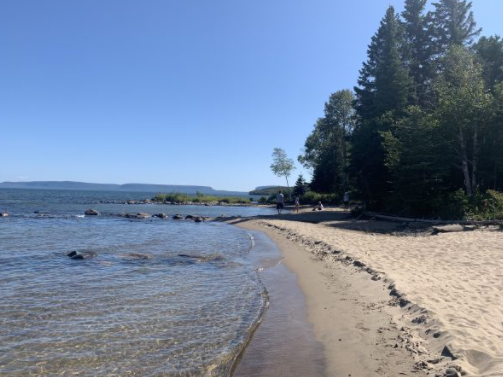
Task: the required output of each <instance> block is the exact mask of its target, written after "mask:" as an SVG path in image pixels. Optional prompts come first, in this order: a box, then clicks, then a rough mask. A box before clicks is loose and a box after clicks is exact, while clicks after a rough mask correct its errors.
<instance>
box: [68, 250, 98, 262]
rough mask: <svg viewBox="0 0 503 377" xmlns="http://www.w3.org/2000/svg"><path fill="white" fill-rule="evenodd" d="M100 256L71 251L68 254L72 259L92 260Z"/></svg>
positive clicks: (93, 253) (87, 252)
mask: <svg viewBox="0 0 503 377" xmlns="http://www.w3.org/2000/svg"><path fill="white" fill-rule="evenodd" d="M97 255H98V254H96V253H95V252H93V251H75V250H74V251H71V252H69V253H68V254H66V256H67V257H69V258H70V259H75V260H78V259H90V258H94V257H96V256H97Z"/></svg>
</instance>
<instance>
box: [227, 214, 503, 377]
mask: <svg viewBox="0 0 503 377" xmlns="http://www.w3.org/2000/svg"><path fill="white" fill-rule="evenodd" d="M233 222H234V223H235V224H236V225H238V224H239V225H241V226H245V227H250V228H253V229H257V228H258V229H262V230H263V231H265V232H266V233H267V234H268V235H270V237H271V238H273V240H274V241H275V242H276V243H277V244H278V246H279V247H280V248H281V249H282V251H283V253H284V255H285V257H286V264H287V266H288V267H289V268H290V269H291V270H292V271H293V272H295V273H296V274H297V278H298V282H299V285H300V287H301V289H302V291H303V292H304V294H305V295H306V300H307V305H308V318H309V320H310V321H311V322H312V323H313V325H314V332H315V336H316V337H317V338H318V340H320V341H321V342H322V343H323V345H324V353H325V359H326V363H327V375H328V376H348V375H349V374H351V375H352V376H378V375H385V376H400V375H421V374H426V373H428V374H430V375H438V376H444V375H446V376H456V373H459V375H461V374H463V375H469V376H484V377H496V376H498V377H502V376H503V232H499V231H488V230H475V231H471V232H460V233H445V234H443V233H441V234H438V235H435V236H434V235H430V233H428V232H427V231H425V230H421V231H418V232H406V231H404V229H401V228H400V224H397V223H390V222H382V221H372V220H351V219H349V218H347V215H346V214H344V213H342V212H340V211H323V212H316V213H313V212H304V213H300V214H289V215H283V216H281V217H279V216H277V217H274V218H260V219H253V220H247V221H239V220H235V221H233ZM306 251H308V252H306ZM314 259H317V260H318V261H317V262H315V261H314ZM320 261H321V262H320ZM390 293H391V295H390Z"/></svg>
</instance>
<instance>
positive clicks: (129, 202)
mask: <svg viewBox="0 0 503 377" xmlns="http://www.w3.org/2000/svg"><path fill="white" fill-rule="evenodd" d="M126 204H136V202H135V201H134V200H127V201H126Z"/></svg>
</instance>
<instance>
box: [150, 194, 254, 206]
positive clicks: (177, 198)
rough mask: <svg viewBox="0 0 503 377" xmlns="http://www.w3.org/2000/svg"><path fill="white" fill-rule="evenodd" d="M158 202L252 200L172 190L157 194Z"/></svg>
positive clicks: (232, 202) (209, 202) (244, 202)
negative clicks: (190, 193) (192, 194)
mask: <svg viewBox="0 0 503 377" xmlns="http://www.w3.org/2000/svg"><path fill="white" fill-rule="evenodd" d="M250 199H251V198H250ZM152 201H154V202H157V203H166V202H170V203H208V204H214V203H224V204H249V203H250V200H249V199H248V198H244V197H230V196H213V195H205V194H202V193H200V192H197V193H196V195H195V196H191V195H188V194H182V193H179V192H172V193H169V194H157V195H156V196H155V197H153V198H152Z"/></svg>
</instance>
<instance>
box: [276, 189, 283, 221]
mask: <svg viewBox="0 0 503 377" xmlns="http://www.w3.org/2000/svg"><path fill="white" fill-rule="evenodd" d="M284 199H285V197H284V196H283V194H282V193H281V190H279V191H278V195H276V209H277V210H278V215H281V211H283V201H284Z"/></svg>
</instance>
